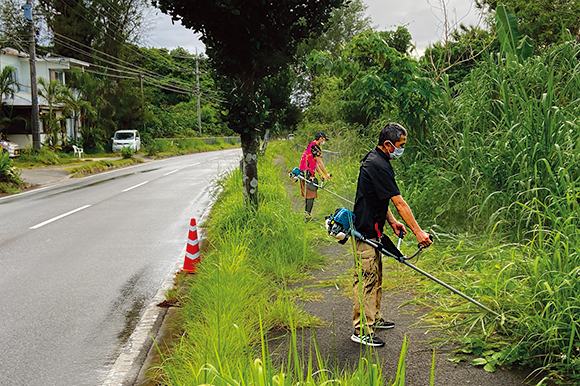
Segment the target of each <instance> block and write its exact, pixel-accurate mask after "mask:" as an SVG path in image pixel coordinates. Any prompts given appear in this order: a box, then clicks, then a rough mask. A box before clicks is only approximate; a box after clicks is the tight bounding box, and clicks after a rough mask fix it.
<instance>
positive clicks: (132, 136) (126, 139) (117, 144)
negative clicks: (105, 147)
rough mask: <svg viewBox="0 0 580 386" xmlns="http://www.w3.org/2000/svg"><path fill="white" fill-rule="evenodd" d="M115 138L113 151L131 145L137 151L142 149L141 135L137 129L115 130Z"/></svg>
mask: <svg viewBox="0 0 580 386" xmlns="http://www.w3.org/2000/svg"><path fill="white" fill-rule="evenodd" d="M111 139H112V140H113V153H116V152H118V151H121V150H123V148H124V147H130V148H131V149H133V150H135V151H136V152H137V151H139V149H141V136H140V135H139V132H138V131H137V130H119V131H116V132H115V136H114V137H113V138H111Z"/></svg>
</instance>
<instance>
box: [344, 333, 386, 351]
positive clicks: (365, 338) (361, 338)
mask: <svg viewBox="0 0 580 386" xmlns="http://www.w3.org/2000/svg"><path fill="white" fill-rule="evenodd" d="M350 340H352V341H353V342H356V343H360V344H364V345H365V346H373V347H383V346H384V345H385V342H383V341H382V340H381V338H379V337H376V336H374V335H373V334H367V335H361V334H358V333H356V332H355V333H353V334H352V336H351V337H350Z"/></svg>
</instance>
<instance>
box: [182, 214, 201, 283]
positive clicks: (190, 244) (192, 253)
mask: <svg viewBox="0 0 580 386" xmlns="http://www.w3.org/2000/svg"><path fill="white" fill-rule="evenodd" d="M198 264H199V241H198V240H197V226H196V223H195V219H194V218H192V219H191V222H190V223H189V234H188V236H187V247H186V248H185V261H184V262H183V270H181V272H185V273H189V274H193V273H195V268H196V266H197V265H198Z"/></svg>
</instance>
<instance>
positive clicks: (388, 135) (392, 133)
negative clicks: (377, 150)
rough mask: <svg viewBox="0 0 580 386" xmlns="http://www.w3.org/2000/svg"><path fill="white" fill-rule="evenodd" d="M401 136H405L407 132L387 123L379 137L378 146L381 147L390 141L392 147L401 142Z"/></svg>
mask: <svg viewBox="0 0 580 386" xmlns="http://www.w3.org/2000/svg"><path fill="white" fill-rule="evenodd" d="M402 135H404V136H406V135H407V130H406V129H405V128H404V127H403V126H401V125H399V124H398V123H394V122H391V123H387V125H386V126H385V127H384V128H383V130H381V134H380V135H379V145H383V144H384V143H385V142H386V141H391V143H392V144H393V146H394V145H395V142H399V141H400V140H401V136H402Z"/></svg>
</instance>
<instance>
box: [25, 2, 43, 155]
mask: <svg viewBox="0 0 580 386" xmlns="http://www.w3.org/2000/svg"><path fill="white" fill-rule="evenodd" d="M22 8H23V9H24V18H25V19H26V20H27V21H28V25H29V31H30V37H29V38H30V41H29V43H30V44H29V55H30V99H31V110H32V113H31V122H32V146H33V148H34V149H35V150H37V151H38V150H40V117H39V110H38V86H37V84H36V36H35V35H36V33H35V31H34V18H33V17H32V0H26V4H25V5H24V6H23V7H22Z"/></svg>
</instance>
